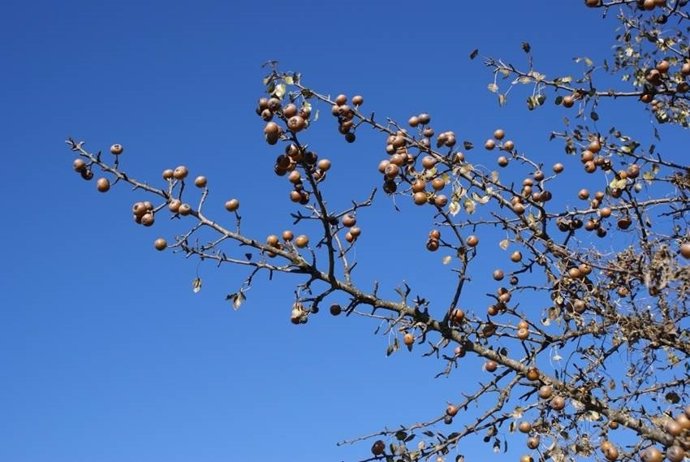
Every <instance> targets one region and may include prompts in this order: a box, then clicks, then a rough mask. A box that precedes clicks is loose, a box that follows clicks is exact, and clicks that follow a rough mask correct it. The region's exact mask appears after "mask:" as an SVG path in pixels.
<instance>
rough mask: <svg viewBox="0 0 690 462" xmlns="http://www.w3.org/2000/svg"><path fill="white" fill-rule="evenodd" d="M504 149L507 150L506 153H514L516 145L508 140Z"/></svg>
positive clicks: (504, 144)
mask: <svg viewBox="0 0 690 462" xmlns="http://www.w3.org/2000/svg"><path fill="white" fill-rule="evenodd" d="M503 149H505V150H506V151H512V150H513V149H515V143H513V142H512V141H511V140H508V141H506V142H505V143H503Z"/></svg>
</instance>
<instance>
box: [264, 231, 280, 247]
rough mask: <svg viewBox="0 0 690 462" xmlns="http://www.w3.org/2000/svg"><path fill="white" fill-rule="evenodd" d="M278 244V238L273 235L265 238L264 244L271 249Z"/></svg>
mask: <svg viewBox="0 0 690 462" xmlns="http://www.w3.org/2000/svg"><path fill="white" fill-rule="evenodd" d="M279 242H280V241H279V239H278V236H276V235H275V234H271V235H269V236H268V237H267V238H266V244H268V245H270V246H271V247H277V246H278V244H279Z"/></svg>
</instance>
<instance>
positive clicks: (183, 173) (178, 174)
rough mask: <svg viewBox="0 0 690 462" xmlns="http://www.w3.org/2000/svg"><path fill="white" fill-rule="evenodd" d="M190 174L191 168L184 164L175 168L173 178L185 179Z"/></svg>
mask: <svg viewBox="0 0 690 462" xmlns="http://www.w3.org/2000/svg"><path fill="white" fill-rule="evenodd" d="M188 174H189V170H188V169H187V167H185V166H184V165H180V166H179V167H177V168H175V170H173V178H175V179H176V180H183V179H185V178H186V177H187V175H188Z"/></svg>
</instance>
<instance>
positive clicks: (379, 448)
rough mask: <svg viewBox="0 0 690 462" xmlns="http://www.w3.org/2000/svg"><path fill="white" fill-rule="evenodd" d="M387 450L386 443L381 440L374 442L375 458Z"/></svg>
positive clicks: (373, 452) (372, 449) (372, 446)
mask: <svg viewBox="0 0 690 462" xmlns="http://www.w3.org/2000/svg"><path fill="white" fill-rule="evenodd" d="M385 450H386V443H384V442H383V441H381V440H376V441H374V444H372V445H371V453H372V454H373V455H375V456H380V455H381V454H383V452H384V451H385Z"/></svg>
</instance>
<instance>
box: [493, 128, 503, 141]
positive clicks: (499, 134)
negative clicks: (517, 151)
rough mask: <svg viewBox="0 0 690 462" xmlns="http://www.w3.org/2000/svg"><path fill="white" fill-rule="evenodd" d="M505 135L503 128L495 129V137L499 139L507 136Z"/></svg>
mask: <svg viewBox="0 0 690 462" xmlns="http://www.w3.org/2000/svg"><path fill="white" fill-rule="evenodd" d="M505 136H506V132H505V131H504V130H503V129H502V128H497V129H496V130H495V131H494V138H496V139H497V140H502V139H503V137H505Z"/></svg>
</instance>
